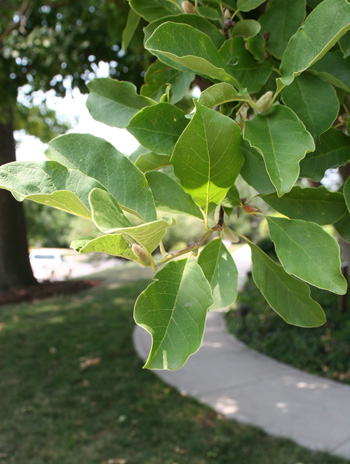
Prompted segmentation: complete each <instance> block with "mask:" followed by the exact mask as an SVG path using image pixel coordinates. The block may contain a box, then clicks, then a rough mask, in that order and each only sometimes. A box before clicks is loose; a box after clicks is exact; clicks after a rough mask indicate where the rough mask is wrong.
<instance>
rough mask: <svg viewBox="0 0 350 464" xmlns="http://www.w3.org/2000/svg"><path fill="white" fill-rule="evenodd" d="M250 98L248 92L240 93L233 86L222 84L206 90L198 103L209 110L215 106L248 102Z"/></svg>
mask: <svg viewBox="0 0 350 464" xmlns="http://www.w3.org/2000/svg"><path fill="white" fill-rule="evenodd" d="M248 98H249V95H248V94H247V93H246V92H244V91H240V92H239V91H237V90H236V89H235V88H234V87H233V86H232V85H231V84H227V83H226V82H220V83H219V84H214V85H212V86H210V87H209V88H208V89H205V90H204V91H203V92H202V93H201V95H200V97H199V99H198V103H200V104H201V105H203V106H207V107H208V108H214V106H217V105H222V104H224V103H227V102H230V101H247V99H248Z"/></svg>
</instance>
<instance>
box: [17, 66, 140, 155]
mask: <svg viewBox="0 0 350 464" xmlns="http://www.w3.org/2000/svg"><path fill="white" fill-rule="evenodd" d="M97 74H98V77H105V76H108V65H107V64H106V63H100V65H99V68H98V72H97ZM67 85H68V86H69V83H67ZM43 96H44V94H43V93H41V94H40V93H38V95H37V97H36V101H37V102H39V101H40V100H41V99H42V98H43ZM46 97H47V105H48V106H49V107H50V108H52V109H55V111H56V112H57V114H58V115H59V116H61V117H63V118H66V119H68V120H69V121H70V123H71V125H72V129H71V130H70V131H69V132H75V133H81V134H92V135H96V136H97V137H101V138H104V139H105V140H108V141H109V142H110V143H112V144H113V145H114V146H115V147H116V148H117V149H118V150H119V151H121V152H122V153H125V154H127V155H129V154H131V153H132V152H133V151H135V150H136V149H137V147H138V146H139V143H138V142H137V140H136V139H135V138H134V137H133V136H132V135H131V134H129V132H127V131H126V130H125V129H117V128H115V127H109V126H107V125H105V124H102V123H100V122H97V121H95V120H94V119H93V118H92V117H91V116H90V113H89V111H88V110H87V108H86V99H87V94H86V95H83V94H81V93H80V92H79V90H78V89H74V90H69V91H68V94H67V95H66V97H65V98H57V97H55V96H54V95H53V94H52V93H51V92H48V93H47V94H46ZM20 98H21V94H20ZM16 140H17V141H18V142H19V143H18V146H17V154H16V156H17V160H18V161H45V160H46V159H47V158H46V157H45V155H44V152H45V150H46V148H47V145H46V144H43V143H41V142H40V140H39V139H37V138H36V137H32V136H29V135H26V134H25V133H24V132H23V131H21V132H17V133H16Z"/></svg>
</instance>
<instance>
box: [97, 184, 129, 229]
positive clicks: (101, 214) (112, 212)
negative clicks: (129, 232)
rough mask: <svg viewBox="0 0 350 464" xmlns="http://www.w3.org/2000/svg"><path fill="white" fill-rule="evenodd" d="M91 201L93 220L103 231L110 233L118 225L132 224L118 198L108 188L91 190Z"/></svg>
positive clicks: (126, 225)
mask: <svg viewBox="0 0 350 464" xmlns="http://www.w3.org/2000/svg"><path fill="white" fill-rule="evenodd" d="M89 202H90V205H91V211H92V220H93V221H94V223H95V224H96V226H97V227H98V228H99V229H100V231H101V232H105V233H109V232H112V231H113V230H115V229H116V228H118V227H129V226H131V223H130V221H129V219H128V218H127V217H126V216H125V215H124V213H123V211H122V209H121V208H120V206H119V204H118V202H117V200H116V199H115V198H114V197H112V195H111V194H110V193H108V192H107V191H106V190H101V189H98V188H95V189H93V190H91V193H90V196H89Z"/></svg>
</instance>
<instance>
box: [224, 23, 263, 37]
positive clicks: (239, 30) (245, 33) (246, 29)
mask: <svg viewBox="0 0 350 464" xmlns="http://www.w3.org/2000/svg"><path fill="white" fill-rule="evenodd" d="M260 29H261V25H260V23H258V21H255V20H254V19H243V20H242V21H238V23H236V24H235V26H234V27H233V28H232V32H231V35H232V37H235V36H237V35H239V36H241V37H244V38H245V39H248V38H249V37H254V36H255V35H257V34H259V32H260Z"/></svg>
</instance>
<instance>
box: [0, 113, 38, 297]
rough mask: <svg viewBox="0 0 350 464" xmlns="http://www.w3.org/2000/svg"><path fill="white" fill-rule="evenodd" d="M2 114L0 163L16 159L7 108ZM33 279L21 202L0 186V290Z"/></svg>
mask: <svg viewBox="0 0 350 464" xmlns="http://www.w3.org/2000/svg"><path fill="white" fill-rule="evenodd" d="M3 114H4V112H3ZM5 117H6V122H3V121H2V120H0V165H1V164H5V163H9V162H11V161H15V160H16V148H15V140H14V137H13V115H12V111H11V109H8V110H7V114H5ZM35 283H36V280H35V278H34V276H33V271H32V268H31V266H30V262H29V256H28V242H27V235H26V224H25V217H24V210H23V205H22V203H18V202H17V201H16V200H15V199H14V198H13V196H12V195H11V194H10V192H8V191H6V190H2V189H0V291H2V290H8V289H9V288H13V287H19V286H24V285H32V284H35Z"/></svg>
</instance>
